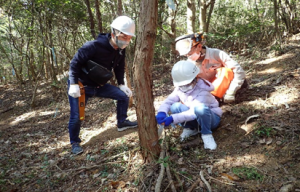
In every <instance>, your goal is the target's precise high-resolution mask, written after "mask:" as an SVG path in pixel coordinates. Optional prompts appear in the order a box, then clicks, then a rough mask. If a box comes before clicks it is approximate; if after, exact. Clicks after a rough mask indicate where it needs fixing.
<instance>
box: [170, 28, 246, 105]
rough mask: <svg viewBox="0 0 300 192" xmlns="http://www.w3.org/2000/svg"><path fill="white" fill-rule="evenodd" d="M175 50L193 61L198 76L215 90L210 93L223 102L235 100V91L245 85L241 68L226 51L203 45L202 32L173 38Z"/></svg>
mask: <svg viewBox="0 0 300 192" xmlns="http://www.w3.org/2000/svg"><path fill="white" fill-rule="evenodd" d="M175 42H176V50H177V51H178V52H179V54H180V55H184V56H187V57H188V59H189V60H192V61H195V62H196V63H197V65H198V66H199V68H200V69H201V73H200V74H199V75H198V77H201V78H203V79H206V80H208V81H209V82H211V83H212V84H213V85H214V87H215V90H214V91H212V92H211V93H212V94H213V95H214V96H215V97H216V98H217V99H218V100H219V101H220V100H221V99H223V101H224V102H225V103H231V102H234V101H235V95H236V92H237V91H238V90H239V89H240V88H241V87H242V86H243V87H246V86H247V82H246V80H245V76H246V75H245V72H244V70H243V68H242V67H241V66H240V64H238V63H237V62H236V61H235V60H233V59H232V58H231V57H230V56H229V55H228V54H227V53H225V52H224V51H222V50H220V49H216V48H209V47H207V46H205V45H204V44H205V39H204V35H203V34H202V33H194V34H189V35H182V36H180V37H178V38H176V39H175Z"/></svg>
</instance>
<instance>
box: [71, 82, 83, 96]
mask: <svg viewBox="0 0 300 192" xmlns="http://www.w3.org/2000/svg"><path fill="white" fill-rule="evenodd" d="M68 94H69V95H70V96H71V97H74V98H77V97H80V96H81V95H80V89H79V85H78V84H73V85H70V88H69V92H68Z"/></svg>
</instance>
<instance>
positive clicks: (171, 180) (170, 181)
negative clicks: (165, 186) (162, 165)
mask: <svg viewBox="0 0 300 192" xmlns="http://www.w3.org/2000/svg"><path fill="white" fill-rule="evenodd" d="M167 156H170V155H169V153H167ZM166 171H167V176H168V179H169V183H170V185H171V189H172V191H173V192H176V188H175V186H174V181H173V179H172V175H171V171H170V166H169V164H167V167H166Z"/></svg>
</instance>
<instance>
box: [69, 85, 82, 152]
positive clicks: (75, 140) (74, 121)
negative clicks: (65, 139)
mask: <svg viewBox="0 0 300 192" xmlns="http://www.w3.org/2000/svg"><path fill="white" fill-rule="evenodd" d="M69 88H70V81H68V89H69ZM68 96H69V104H70V119H69V125H68V129H69V137H70V143H71V144H72V153H73V154H79V153H82V152H83V149H82V148H81V146H80V142H81V139H80V138H79V133H80V126H81V121H80V119H79V103H78V98H74V97H71V96H70V95H68Z"/></svg>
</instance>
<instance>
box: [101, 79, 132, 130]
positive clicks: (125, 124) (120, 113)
mask: <svg viewBox="0 0 300 192" xmlns="http://www.w3.org/2000/svg"><path fill="white" fill-rule="evenodd" d="M95 96H97V97H104V98H111V99H114V100H117V125H118V131H124V130H126V129H128V128H134V127H137V122H136V121H135V122H131V121H129V120H126V119H127V110H128V103H129V97H128V96H127V95H126V94H125V93H124V92H123V91H121V90H120V89H119V88H118V87H116V86H113V85H110V84H105V85H104V86H102V87H98V88H96V92H95Z"/></svg>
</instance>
